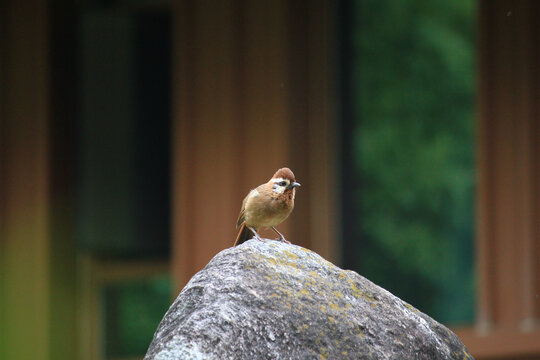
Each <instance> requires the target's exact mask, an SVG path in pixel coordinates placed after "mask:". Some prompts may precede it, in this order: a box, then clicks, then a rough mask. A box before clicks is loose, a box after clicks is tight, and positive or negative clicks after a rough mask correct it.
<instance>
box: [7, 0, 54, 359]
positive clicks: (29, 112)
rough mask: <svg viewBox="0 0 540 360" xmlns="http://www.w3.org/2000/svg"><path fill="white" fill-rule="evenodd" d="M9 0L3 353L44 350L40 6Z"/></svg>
mask: <svg viewBox="0 0 540 360" xmlns="http://www.w3.org/2000/svg"><path fill="white" fill-rule="evenodd" d="M46 5H47V4H46V2H45V1H39V0H36V1H28V2H21V1H10V2H8V4H7V5H6V7H7V14H6V16H5V17H6V18H7V21H6V22H7V24H6V27H7V28H8V31H7V34H6V35H5V37H4V39H3V40H4V41H5V46H6V47H5V49H6V52H5V53H4V54H0V55H1V56H5V57H4V59H3V64H4V66H5V69H6V74H5V78H4V80H5V82H4V83H3V84H1V85H0V86H2V87H3V91H2V94H3V96H5V99H4V109H3V113H2V117H3V118H2V122H3V125H2V129H3V132H2V147H3V152H2V156H3V159H2V161H3V165H2V170H3V174H2V180H3V181H2V188H1V189H0V191H1V192H2V201H3V211H2V215H3V219H2V222H1V223H2V229H0V231H1V233H0V241H1V242H2V253H3V254H2V259H1V260H2V263H1V264H0V266H1V269H0V272H2V273H3V274H4V277H3V280H4V284H3V285H4V286H3V290H4V292H3V293H2V294H0V296H2V298H3V300H2V303H3V308H2V309H0V311H3V314H2V315H3V316H2V321H3V330H4V331H3V333H2V337H3V338H4V339H3V341H4V345H5V348H4V351H3V354H2V358H5V359H16V358H24V359H47V358H48V355H49V324H50V323H49V321H50V314H49V308H48V306H49V296H50V294H49V285H50V282H49V275H50V274H49V255H50V254H49V249H48V245H49V241H50V239H49V226H48V220H49V213H48V206H49V194H48V188H49V183H48V177H49V173H48V145H49V144H48V141H47V138H48V132H47V131H48V126H47V122H48V117H47V114H48V96H47V92H48V87H47V81H48V77H47V67H48V61H47V54H48V53H47V36H48V31H47V26H48V24H47V6H46ZM28 339H32V344H31V346H29V345H28Z"/></svg>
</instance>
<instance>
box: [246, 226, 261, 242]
mask: <svg viewBox="0 0 540 360" xmlns="http://www.w3.org/2000/svg"><path fill="white" fill-rule="evenodd" d="M249 230H251V232H252V233H253V238H254V239H257V240H259V241H264V240H263V239H262V238H261V237H260V236H259V234H258V233H257V231H256V230H255V229H254V228H252V227H251V226H250V227H249Z"/></svg>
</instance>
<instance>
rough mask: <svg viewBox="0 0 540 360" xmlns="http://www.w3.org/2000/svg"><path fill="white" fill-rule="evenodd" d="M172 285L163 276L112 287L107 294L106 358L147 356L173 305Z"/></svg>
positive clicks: (105, 298)
mask: <svg viewBox="0 0 540 360" xmlns="http://www.w3.org/2000/svg"><path fill="white" fill-rule="evenodd" d="M170 295H171V282H170V279H169V277H167V276H161V277H156V278H150V279H146V280H134V281H129V282H125V283H119V284H115V285H110V286H107V287H106V288H105V291H104V305H105V339H106V341H105V353H106V357H107V358H114V357H134V356H141V355H144V354H145V353H146V350H147V349H148V346H149V345H150V341H152V337H153V335H154V331H155V330H156V329H157V326H158V324H159V322H160V321H161V318H162V317H163V315H164V314H165V312H166V311H167V309H168V308H169V305H170Z"/></svg>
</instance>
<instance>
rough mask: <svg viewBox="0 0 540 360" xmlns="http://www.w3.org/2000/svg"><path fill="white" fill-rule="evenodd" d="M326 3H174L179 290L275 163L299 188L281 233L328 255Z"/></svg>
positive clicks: (332, 248) (223, 241) (331, 227)
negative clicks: (289, 173) (287, 171)
mask: <svg viewBox="0 0 540 360" xmlns="http://www.w3.org/2000/svg"><path fill="white" fill-rule="evenodd" d="M333 11H334V8H333V7H332V6H331V4H330V2H327V1H322V0H321V1H295V2H290V1H285V0H278V1H272V0H266V1H241V0H228V1H220V2H214V1H194V0H185V1H182V2H180V3H179V4H178V6H177V7H176V8H175V20H174V24H175V29H174V38H175V40H174V46H175V49H174V66H175V75H174V76H175V78H174V81H173V82H174V84H175V85H174V86H175V87H174V92H173V94H174V95H173V99H174V100H173V102H174V119H173V121H174V134H173V149H174V150H173V151H174V161H173V162H174V164H173V166H174V179H173V184H174V185H173V189H174V201H173V203H174V210H173V230H174V234H173V245H174V246H173V269H174V270H173V271H174V274H175V275H176V278H177V279H178V288H181V287H182V286H183V284H185V282H186V281H187V280H188V279H189V278H190V277H191V276H192V275H193V274H194V273H195V272H196V271H198V270H200V269H202V267H204V265H205V264H206V263H207V262H208V261H209V260H210V259H211V258H212V257H213V256H214V255H215V254H216V253H217V252H219V251H220V250H222V249H224V248H227V247H229V246H231V245H232V244H233V242H234V239H235V236H236V228H235V224H236V218H237V216H238V212H239V210H240V206H241V203H242V200H243V198H244V196H245V195H246V194H247V193H248V192H249V190H250V189H251V188H253V187H256V186H258V185H259V184H261V183H263V182H266V181H268V179H269V178H270V177H271V176H272V175H273V173H274V172H275V171H276V170H277V169H278V168H280V167H283V166H288V167H290V168H291V169H292V170H293V171H294V173H295V175H296V177H297V179H298V181H299V182H301V183H302V187H301V188H300V189H299V190H298V192H297V200H296V208H295V211H294V212H293V214H292V215H291V216H290V218H289V220H287V221H286V222H285V223H283V224H282V225H280V229H281V230H282V232H283V233H284V234H285V235H286V236H287V237H288V238H289V239H290V240H291V241H292V242H293V243H296V244H299V245H303V246H307V247H310V248H312V249H314V250H316V251H319V252H320V253H321V254H322V255H323V256H326V257H327V258H329V259H330V260H337V258H338V249H339V246H338V245H337V244H336V231H335V216H336V213H335V209H337V206H336V205H335V199H336V197H335V195H334V191H335V184H336V178H337V176H336V166H335V164H336V162H335V156H336V152H335V145H336V140H335V134H336V129H335V123H334V119H335V104H334V102H333V101H334V99H333V96H334V95H332V94H334V92H333V90H334V88H333V86H334V83H333V82H332V81H333V79H334V76H335V74H334V63H333V59H332V58H331V56H330V54H335V50H336V46H337V45H336V41H335V39H333V38H332V31H331V29H332V26H333V24H332V23H331V20H332V19H333ZM266 235H267V236H273V235H272V233H266Z"/></svg>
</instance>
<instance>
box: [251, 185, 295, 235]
mask: <svg viewBox="0 0 540 360" xmlns="http://www.w3.org/2000/svg"><path fill="white" fill-rule="evenodd" d="M283 195H284V194H283ZM293 207H294V201H293V200H292V198H291V197H289V196H275V195H273V194H271V193H268V192H265V191H261V190H260V189H258V190H257V196H250V197H249V198H248V199H247V202H246V207H245V211H244V216H245V221H246V224H247V225H249V226H254V227H257V228H259V227H271V226H276V225H278V224H280V223H281V222H283V221H284V220H285V219H286V218H287V217H288V216H289V214H290V213H291V211H292V209H293Z"/></svg>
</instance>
